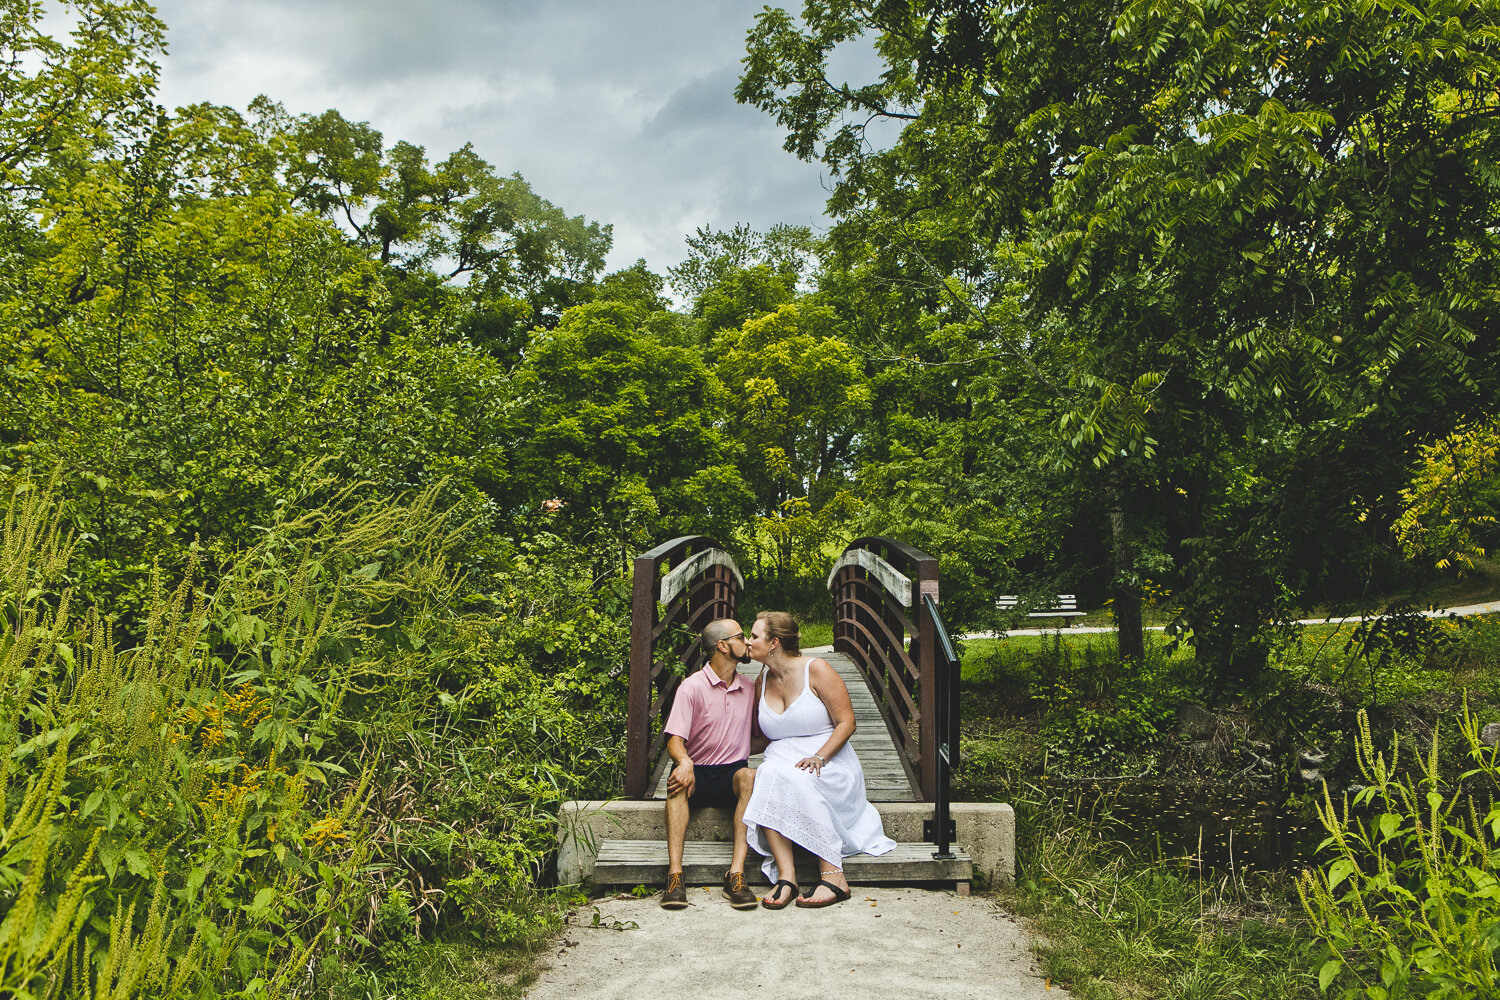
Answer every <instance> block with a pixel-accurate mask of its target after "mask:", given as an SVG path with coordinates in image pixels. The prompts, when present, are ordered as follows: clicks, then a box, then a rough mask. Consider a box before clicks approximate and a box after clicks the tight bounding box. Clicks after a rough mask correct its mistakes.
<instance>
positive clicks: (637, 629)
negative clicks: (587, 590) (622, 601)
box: [625, 556, 657, 799]
mask: <svg viewBox="0 0 1500 1000" xmlns="http://www.w3.org/2000/svg"><path fill="white" fill-rule="evenodd" d="M656 565H657V564H656V560H655V559H654V558H652V557H651V556H637V557H636V559H635V569H634V578H633V585H632V589H631V599H630V698H629V703H628V711H629V714H628V715H627V718H626V723H625V797H626V798H627V799H639V798H644V797H645V795H646V782H647V781H648V780H649V779H650V773H651V761H649V760H647V759H646V756H647V754H648V753H649V752H650V750H651V719H650V712H651V654H652V649H651V635H652V633H653V632H654V631H655V630H656Z"/></svg>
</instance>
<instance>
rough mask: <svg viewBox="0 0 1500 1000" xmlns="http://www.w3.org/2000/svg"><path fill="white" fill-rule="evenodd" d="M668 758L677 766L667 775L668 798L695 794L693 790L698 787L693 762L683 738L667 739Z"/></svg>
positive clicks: (672, 737)
mask: <svg viewBox="0 0 1500 1000" xmlns="http://www.w3.org/2000/svg"><path fill="white" fill-rule="evenodd" d="M667 756H669V757H671V758H672V762H673V763H674V764H676V765H677V766H676V767H674V768H672V773H671V774H669V775H667V798H669V799H675V798H676V797H677V796H679V795H688V796H691V795H692V794H693V788H694V787H695V786H696V785H697V779H696V778H695V777H694V776H693V761H692V758H690V757H689V756H688V752H687V744H686V743H684V742H683V741H682V737H681V736H668V737H667Z"/></svg>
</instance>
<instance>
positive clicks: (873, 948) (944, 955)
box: [527, 885, 1068, 1000]
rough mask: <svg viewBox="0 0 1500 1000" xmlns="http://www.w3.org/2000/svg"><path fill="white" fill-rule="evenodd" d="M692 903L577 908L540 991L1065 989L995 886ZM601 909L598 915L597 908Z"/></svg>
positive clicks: (1033, 995) (596, 999)
mask: <svg viewBox="0 0 1500 1000" xmlns="http://www.w3.org/2000/svg"><path fill="white" fill-rule="evenodd" d="M688 899H689V900H690V905H689V907H688V908H687V909H686V910H677V911H669V910H663V909H662V908H661V907H660V906H658V905H657V900H656V896H655V894H653V895H651V896H648V897H646V898H645V899H635V898H633V897H631V896H610V897H606V898H604V899H599V900H595V901H594V902H593V903H592V904H591V905H589V906H584V907H582V908H581V909H579V910H578V911H576V912H575V913H574V914H573V915H572V916H571V917H570V918H569V920H568V926H567V929H566V930H565V932H564V933H563V935H562V937H561V938H559V939H558V940H557V941H555V942H554V944H553V946H552V952H551V954H550V955H546V956H544V957H543V963H544V964H545V965H546V966H547V968H546V969H545V970H544V971H543V972H542V973H541V977H540V978H539V979H538V980H537V983H536V985H535V986H533V987H532V988H531V991H530V992H528V993H527V998H528V1000H563V998H568V1000H572V998H577V1000H653V998H656V997H663V998H667V997H670V998H674V1000H681V998H686V997H692V998H695V1000H718V998H726V1000H727V998H730V997H735V998H738V997H745V996H750V995H752V994H758V995H764V996H773V997H781V996H794V997H797V998H798V1000H820V998H825V997H826V998H830V1000H831V998H838V1000H877V998H878V1000H890V998H892V997H943V998H951V1000H969V998H974V1000H979V998H983V1000H1061V998H1065V997H1067V996H1068V993H1067V992H1066V991H1065V990H1063V989H1062V988H1060V987H1057V986H1053V985H1051V984H1050V983H1048V982H1047V981H1046V980H1045V979H1044V978H1043V977H1042V974H1041V972H1040V971H1039V970H1038V968H1037V966H1036V963H1035V961H1034V960H1033V958H1032V955H1031V950H1030V938H1029V937H1028V935H1027V934H1026V932H1025V930H1024V929H1023V927H1022V925H1021V924H1020V922H1019V921H1018V920H1017V918H1015V917H1013V916H1011V915H1010V914H1008V913H1006V912H1005V911H1004V910H1002V909H1001V908H1000V907H999V906H998V905H996V904H995V902H994V901H993V900H990V899H986V898H984V897H982V896H970V897H967V898H963V897H959V896H957V895H955V894H954V893H953V892H951V891H949V892H944V891H933V890H925V889H910V888H901V887H889V886H881V887H868V888H866V887H860V886H857V885H856V886H854V895H853V897H852V898H851V899H850V900H849V901H848V902H847V903H841V904H839V905H837V906H831V907H828V908H826V909H822V910H802V909H797V908H796V907H790V908H788V909H785V910H780V911H776V912H773V911H771V910H766V909H759V908H758V909H755V910H735V909H733V908H731V907H730V905H729V901H728V900H727V899H725V898H724V896H723V894H722V893H721V892H720V890H719V888H718V887H717V886H714V887H713V888H712V889H709V890H707V891H705V890H704V889H703V888H698V887H694V888H691V889H689V890H688ZM596 912H597V914H598V917H597V921H596V919H595V913H596Z"/></svg>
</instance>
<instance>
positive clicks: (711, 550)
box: [625, 535, 744, 799]
mask: <svg viewBox="0 0 1500 1000" xmlns="http://www.w3.org/2000/svg"><path fill="white" fill-rule="evenodd" d="M633 576H634V579H633V585H632V596H631V610H630V695H629V705H628V707H629V712H628V715H627V718H626V728H625V796H626V798H636V799H638V798H644V797H645V795H646V789H647V784H648V782H649V779H650V774H651V765H652V763H653V762H654V761H655V760H656V759H657V758H658V757H659V756H660V755H661V749H662V747H663V745H664V744H665V743H666V734H665V733H663V732H662V731H661V727H660V726H659V725H657V722H658V720H660V719H662V717H663V716H665V715H666V714H667V713H668V712H670V711H671V707H672V698H673V696H674V695H675V694H676V682H677V676H676V674H675V673H673V671H672V670H671V669H670V665H671V664H672V663H673V662H674V661H675V662H677V663H680V664H682V666H683V668H684V669H685V670H692V669H694V668H695V667H697V666H701V661H702V660H703V658H704V651H703V650H702V649H700V648H699V647H700V638H699V633H700V632H702V631H703V627H704V626H706V625H707V624H708V623H709V622H711V621H715V620H717V619H720V618H734V617H736V614H737V612H738V610H739V595H740V591H741V590H742V589H743V587H744V580H743V578H742V577H741V576H740V572H739V569H738V568H737V567H736V566H735V564H734V559H733V558H731V557H730V555H729V553H728V552H726V551H725V550H724V547H723V546H721V545H719V543H718V542H715V541H714V540H713V539H711V538H708V537H705V536H703V535H684V536H682V537H680V538H674V539H672V540H671V541H669V542H663V543H662V544H661V545H658V546H656V547H655V548H653V549H650V550H648V551H646V552H642V553H641V554H640V555H638V556H636V557H635V563H634V566H633ZM663 584H666V586H667V593H666V594H663V592H662V588H663ZM664 598H665V599H664ZM653 691H655V696H654V697H653V694H652V692H653Z"/></svg>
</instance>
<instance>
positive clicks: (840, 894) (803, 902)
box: [797, 879, 849, 910]
mask: <svg viewBox="0 0 1500 1000" xmlns="http://www.w3.org/2000/svg"><path fill="white" fill-rule="evenodd" d="M820 885H826V886H827V887H828V888H829V889H831V890H832V891H833V898H832V899H825V900H823V901H822V902H821V903H814V902H813V901H812V894H813V893H815V892H817V891H818V886H820ZM848 898H849V890H848V889H840V888H839V887H838V886H836V885H834V884H833V883H832V882H825V881H823V880H822V879H818V880H817V881H816V882H814V883H813V884H812V885H811V886H810V887H809V888H808V890H807V892H806V893H804V894H803V895H801V896H799V897H797V905H798V906H800V907H802V908H803V909H805V910H816V909H819V908H820V907H824V906H832V905H833V904H834V903H842V902H843V901H844V900H846V899H848Z"/></svg>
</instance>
